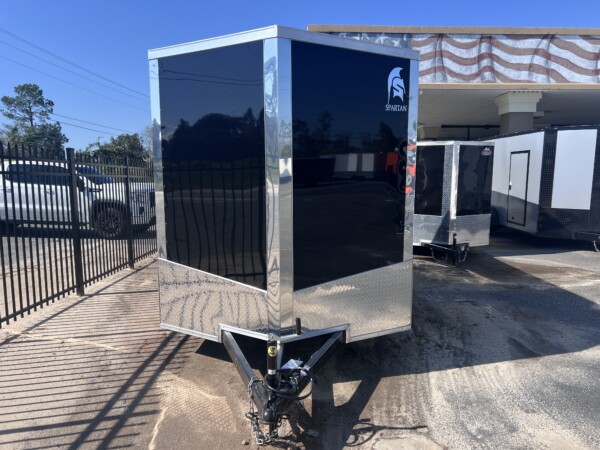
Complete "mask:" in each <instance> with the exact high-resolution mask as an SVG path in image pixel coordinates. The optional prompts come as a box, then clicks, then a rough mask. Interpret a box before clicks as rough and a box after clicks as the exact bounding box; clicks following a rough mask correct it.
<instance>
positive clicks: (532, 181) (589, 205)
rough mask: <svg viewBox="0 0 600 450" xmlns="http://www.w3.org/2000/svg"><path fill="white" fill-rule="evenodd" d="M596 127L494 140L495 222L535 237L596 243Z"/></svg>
mask: <svg viewBox="0 0 600 450" xmlns="http://www.w3.org/2000/svg"><path fill="white" fill-rule="evenodd" d="M599 129H600V127H599V126H577V127H554V128H547V129H544V130H540V131H531V132H525V133H517V134H513V135H508V136H501V137H498V138H495V139H493V142H494V143H495V147H496V150H495V157H494V178H493V183H492V208H493V214H494V221H495V222H497V223H498V224H500V225H504V226H506V227H509V228H514V229H516V230H521V231H524V232H527V233H530V234H532V235H535V236H540V237H549V238H562V239H581V240H587V241H591V242H593V243H594V244H595V245H596V246H598V243H600V140H599V138H598V130H599Z"/></svg>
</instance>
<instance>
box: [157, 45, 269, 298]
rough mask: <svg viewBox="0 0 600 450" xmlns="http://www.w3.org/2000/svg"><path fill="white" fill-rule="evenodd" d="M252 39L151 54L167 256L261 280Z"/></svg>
mask: <svg viewBox="0 0 600 450" xmlns="http://www.w3.org/2000/svg"><path fill="white" fill-rule="evenodd" d="M262 54H263V50H262V42H255V43H250V44H243V45H235V46H231V47H224V48H221V49H216V50H209V51H204V52H198V53H192V54H186V55H180V56H173V57H169V58H164V59H161V60H160V61H159V80H160V106H161V126H162V137H163V141H162V158H163V177H164V189H165V218H166V239H167V257H168V259H169V260H170V261H175V262H178V263H180V264H184V265H186V266H189V267H193V268H196V269H200V270H203V271H206V272H210V273H213V274H216V275H220V276H223V277H226V278H230V279H232V280H236V281H240V282H242V283H246V284H249V285H252V286H256V287H259V288H262V289H265V288H266V277H265V272H266V270H265V220H264V210H265V194H264V180H265V169H264V166H265V158H264V126H263V111H262V108H263V103H264V102H263V84H262V79H263V65H262V62H263V57H262Z"/></svg>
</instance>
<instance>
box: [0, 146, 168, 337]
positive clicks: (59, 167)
mask: <svg viewBox="0 0 600 450" xmlns="http://www.w3.org/2000/svg"><path fill="white" fill-rule="evenodd" d="M67 150H68V151H67V153H66V155H61V154H60V152H58V153H57V152H48V151H44V150H39V149H35V148H31V147H26V146H20V145H12V146H11V145H3V143H2V142H0V234H1V238H2V245H1V246H0V266H1V273H2V279H1V281H0V295H1V296H2V300H1V301H0V327H2V325H3V324H8V323H10V321H14V320H17V319H18V318H20V317H21V318H22V317H24V315H25V314H29V313H30V312H31V311H36V310H37V309H38V308H43V307H44V305H47V304H48V303H50V302H54V301H55V300H56V299H59V298H62V297H64V296H66V295H68V294H70V293H72V292H77V293H78V294H79V295H83V294H84V291H85V287H86V286H89V285H91V284H92V283H94V282H96V281H98V280H99V279H101V278H104V277H106V276H108V275H110V274H112V273H114V272H116V271H119V270H121V269H124V268H126V267H134V265H135V262H136V261H139V260H141V259H144V258H146V257H148V256H150V255H152V254H154V253H155V252H156V226H155V212H154V180H153V168H152V163H151V162H147V161H142V160H132V159H130V158H106V157H103V158H94V157H92V156H90V155H82V154H77V153H75V152H74V150H73V149H67Z"/></svg>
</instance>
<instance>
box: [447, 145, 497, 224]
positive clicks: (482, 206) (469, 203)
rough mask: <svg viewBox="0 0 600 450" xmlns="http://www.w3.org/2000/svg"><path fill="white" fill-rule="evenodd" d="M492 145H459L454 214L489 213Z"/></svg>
mask: <svg viewBox="0 0 600 450" xmlns="http://www.w3.org/2000/svg"><path fill="white" fill-rule="evenodd" d="M493 150H494V147H493V146H491V145H490V146H485V147H481V146H476V145H461V146H460V151H459V153H458V193H457V201H456V215H457V216H469V215H473V214H490V207H491V198H492V167H493V163H494V155H493Z"/></svg>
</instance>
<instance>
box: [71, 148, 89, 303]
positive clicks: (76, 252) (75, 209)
mask: <svg viewBox="0 0 600 450" xmlns="http://www.w3.org/2000/svg"><path fill="white" fill-rule="evenodd" d="M67 159H68V161H69V172H70V174H71V183H70V185H69V194H70V195H69V197H70V200H71V228H72V232H73V257H74V261H73V262H74V264H75V286H76V288H77V295H84V294H85V292H84V281H83V252H82V251H81V231H80V229H79V192H78V189H79V188H78V187H77V184H78V183H77V178H78V177H77V171H76V170H75V169H76V168H75V149H74V148H70V147H69V148H67Z"/></svg>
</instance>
